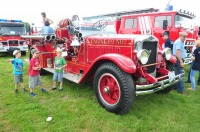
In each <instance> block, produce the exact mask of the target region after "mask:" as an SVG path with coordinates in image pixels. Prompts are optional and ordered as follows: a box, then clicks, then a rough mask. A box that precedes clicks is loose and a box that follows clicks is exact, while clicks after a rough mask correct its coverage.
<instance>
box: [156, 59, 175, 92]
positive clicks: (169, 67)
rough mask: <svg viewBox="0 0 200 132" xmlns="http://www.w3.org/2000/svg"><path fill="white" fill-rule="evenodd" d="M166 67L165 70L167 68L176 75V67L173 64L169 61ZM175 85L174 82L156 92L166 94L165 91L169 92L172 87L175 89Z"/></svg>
mask: <svg viewBox="0 0 200 132" xmlns="http://www.w3.org/2000/svg"><path fill="white" fill-rule="evenodd" d="M166 68H167V70H169V71H174V72H175V74H176V75H177V70H176V67H175V66H174V64H172V63H171V62H167V65H166ZM176 87H177V85H176V84H173V85H171V86H169V87H168V88H165V89H163V90H160V91H158V92H157V93H160V94H167V93H169V92H170V91H172V90H173V89H176Z"/></svg>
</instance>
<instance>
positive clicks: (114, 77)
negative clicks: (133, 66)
mask: <svg viewBox="0 0 200 132" xmlns="http://www.w3.org/2000/svg"><path fill="white" fill-rule="evenodd" d="M93 83H94V84H93V85H94V88H95V93H96V97H97V100H98V102H99V103H100V105H101V106H102V107H103V108H105V109H106V110H108V111H109V112H113V113H116V114H124V113H126V112H128V110H129V109H130V108H131V106H132V103H133V101H134V99H135V88H134V82H133V79H132V77H131V76H130V75H129V74H127V73H125V72H124V71H122V70H121V69H120V68H119V67H118V66H117V65H115V64H113V63H105V64H103V65H101V66H100V67H99V68H98V70H97V71H96V73H95V75H94V82H93Z"/></svg>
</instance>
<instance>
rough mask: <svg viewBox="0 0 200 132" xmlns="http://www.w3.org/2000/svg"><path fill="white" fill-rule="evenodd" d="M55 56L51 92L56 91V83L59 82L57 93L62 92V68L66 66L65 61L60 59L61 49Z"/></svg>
mask: <svg viewBox="0 0 200 132" xmlns="http://www.w3.org/2000/svg"><path fill="white" fill-rule="evenodd" d="M56 52H57V56H56V57H55V59H54V69H55V72H54V75H53V81H54V82H53V87H52V90H55V89H56V81H58V82H60V88H59V91H62V85H63V68H64V67H66V66H67V64H66V61H65V59H64V58H62V49H59V48H58V49H57V50H56Z"/></svg>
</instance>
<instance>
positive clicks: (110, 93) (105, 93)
mask: <svg viewBox="0 0 200 132" xmlns="http://www.w3.org/2000/svg"><path fill="white" fill-rule="evenodd" d="M99 88H100V94H101V96H102V98H103V100H104V101H105V102H106V103H108V104H110V105H113V104H116V103H117V102H118V101H119V99H120V87H119V84H118V82H117V79H116V78H115V77H114V76H113V75H112V74H108V73H107V74H105V75H104V76H102V77H101V78H100V84H99Z"/></svg>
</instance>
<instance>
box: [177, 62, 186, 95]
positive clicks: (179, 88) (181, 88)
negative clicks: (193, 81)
mask: <svg viewBox="0 0 200 132" xmlns="http://www.w3.org/2000/svg"><path fill="white" fill-rule="evenodd" d="M175 67H176V69H177V74H181V73H183V68H182V67H181V66H180V62H179V61H178V62H177V63H176V64H175ZM183 80H184V79H182V80H180V81H179V82H178V83H177V84H176V85H177V91H178V92H184V82H183Z"/></svg>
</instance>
